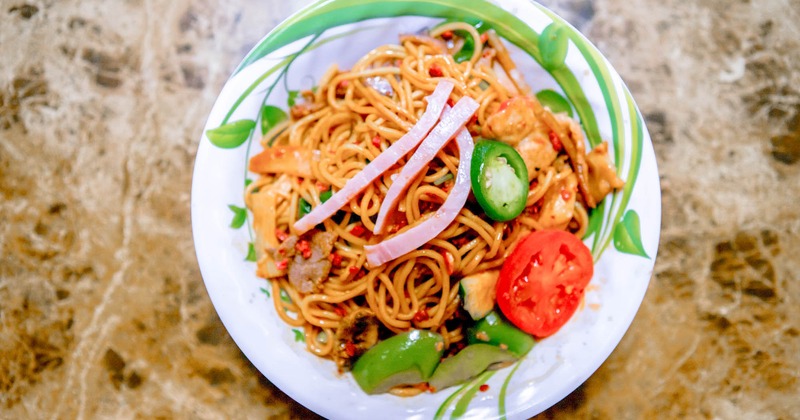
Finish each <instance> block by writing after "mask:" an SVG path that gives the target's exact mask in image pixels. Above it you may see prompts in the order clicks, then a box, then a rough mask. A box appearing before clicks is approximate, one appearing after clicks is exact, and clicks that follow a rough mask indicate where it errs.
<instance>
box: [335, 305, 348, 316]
mask: <svg viewBox="0 0 800 420" xmlns="http://www.w3.org/2000/svg"><path fill="white" fill-rule="evenodd" d="M333 312H336V315H339V316H341V317H343V316H345V315H347V309H345V308H342V307H341V306H337V307H336V308H335V309H334V310H333Z"/></svg>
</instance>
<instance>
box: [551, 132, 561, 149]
mask: <svg viewBox="0 0 800 420" xmlns="http://www.w3.org/2000/svg"><path fill="white" fill-rule="evenodd" d="M550 143H552V144H553V149H555V151H556V152H560V151H561V150H562V149H564V145H563V144H561V140H559V139H558V135H557V134H556V132H555V131H551V132H550Z"/></svg>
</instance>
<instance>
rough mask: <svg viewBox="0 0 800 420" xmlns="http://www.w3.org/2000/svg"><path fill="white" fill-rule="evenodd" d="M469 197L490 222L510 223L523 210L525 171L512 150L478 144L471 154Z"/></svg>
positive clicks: (490, 142) (485, 142) (491, 142)
mask: <svg viewBox="0 0 800 420" xmlns="http://www.w3.org/2000/svg"><path fill="white" fill-rule="evenodd" d="M470 179H471V180H472V193H473V194H474V195H475V199H476V200H478V204H480V205H481V208H483V211H484V212H485V213H486V215H487V216H489V217H490V218H491V219H492V220H496V221H498V222H504V221H506V220H511V219H513V218H515V217H517V216H519V215H520V213H522V211H523V210H525V202H526V201H527V199H528V168H527V167H526V166H525V161H524V160H522V156H520V155H519V153H517V151H516V150H514V148H513V147H511V146H509V145H507V144H505V143H502V142H499V141H494V140H480V141H478V142H477V143H476V144H475V150H474V151H473V152H472V165H471V167H470Z"/></svg>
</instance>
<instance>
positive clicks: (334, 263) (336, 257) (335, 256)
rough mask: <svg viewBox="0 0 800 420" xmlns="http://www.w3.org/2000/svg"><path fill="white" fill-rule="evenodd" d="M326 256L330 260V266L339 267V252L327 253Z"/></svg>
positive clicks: (340, 261)
mask: <svg viewBox="0 0 800 420" xmlns="http://www.w3.org/2000/svg"><path fill="white" fill-rule="evenodd" d="M328 258H329V259H330V260H331V265H332V266H334V267H341V266H342V256H341V255H339V254H337V253H335V252H334V253H333V254H331V255H328Z"/></svg>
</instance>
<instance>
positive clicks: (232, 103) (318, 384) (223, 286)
mask: <svg viewBox="0 0 800 420" xmlns="http://www.w3.org/2000/svg"><path fill="white" fill-rule="evenodd" d="M445 19H456V20H469V21H472V20H479V21H482V22H485V23H487V24H489V25H490V26H491V27H493V28H494V29H495V30H496V31H497V32H498V34H499V35H501V36H502V37H503V38H504V39H505V41H506V44H507V45H508V46H509V49H510V50H511V52H512V55H513V57H514V59H515V60H516V62H517V64H518V66H519V68H520V69H521V70H522V72H523V74H525V77H526V79H527V80H528V82H529V83H530V85H531V86H532V87H533V88H534V90H535V91H537V92H538V91H548V94H551V95H554V94H558V95H559V96H562V97H564V98H567V100H568V102H569V103H570V106H571V108H572V111H573V113H574V115H575V116H576V118H578V119H579V120H580V121H581V124H582V127H583V129H584V131H585V133H586V134H587V138H588V139H589V141H590V142H591V143H592V144H596V143H597V142H599V141H601V140H602V139H605V140H608V141H609V142H610V143H611V146H612V147H611V152H610V153H611V155H612V156H613V158H614V161H615V162H616V164H617V167H618V171H619V175H620V177H621V178H622V179H624V180H626V184H625V187H624V189H622V190H620V191H618V192H616V193H615V194H613V195H611V196H609V197H607V198H606V200H605V201H604V202H603V204H602V205H601V206H599V207H598V209H597V210H596V211H595V212H594V213H593V215H592V218H591V223H590V231H589V232H590V233H589V235H588V236H587V237H586V238H585V239H584V242H585V243H586V244H587V245H588V246H589V248H590V249H591V250H592V254H593V256H594V258H595V261H596V265H595V275H594V278H593V279H592V282H591V284H590V287H589V289H587V292H586V296H585V302H584V305H583V306H582V307H581V309H579V311H578V312H577V313H576V314H575V315H574V316H573V317H572V319H571V320H570V321H569V322H568V323H567V324H566V325H565V326H564V327H563V328H562V329H561V330H560V331H559V332H558V333H556V334H554V335H553V336H551V337H548V338H546V339H544V340H541V341H540V342H539V343H537V345H536V346H535V347H534V349H533V350H532V351H531V352H530V353H529V354H528V355H527V356H526V357H525V358H523V359H522V360H521V361H520V362H518V363H517V364H516V365H514V366H512V367H509V368H506V369H502V370H499V371H496V372H495V373H494V374H493V375H491V376H490V377H489V378H488V379H486V378H483V379H482V380H481V381H480V383H477V382H475V383H468V384H466V385H464V386H460V387H454V388H449V389H445V390H442V391H440V392H438V393H435V394H430V393H425V394H421V395H419V396H416V397H411V398H401V397H396V396H393V395H377V396H368V395H366V394H365V393H363V392H362V391H361V389H360V388H359V387H358V386H357V384H356V383H355V381H354V380H353V378H352V377H351V376H350V375H349V374H348V375H341V376H340V375H338V374H336V368H335V366H334V364H333V363H332V362H330V361H327V360H324V359H320V358H318V357H316V356H313V355H312V354H310V353H309V352H307V351H306V350H305V345H304V343H303V342H302V331H300V330H293V329H292V328H291V327H289V326H288V325H285V324H284V323H283V322H282V321H281V320H280V319H279V318H278V316H277V315H276V313H275V309H274V307H273V305H272V303H271V300H270V299H269V298H268V297H267V296H266V293H265V291H266V290H267V282H266V281H265V280H263V279H259V278H257V277H256V276H255V263H253V262H251V261H249V260H252V255H253V254H252V241H253V234H252V227H251V226H250V218H249V215H247V212H245V211H244V210H243V208H244V204H243V198H242V196H243V191H244V188H245V184H246V182H248V180H250V179H253V178H254V177H255V176H254V175H253V174H250V173H248V172H247V169H246V168H247V162H248V157H249V156H250V155H252V154H254V153H257V152H258V151H259V150H260V147H261V146H260V145H259V142H258V139H259V137H260V136H261V129H260V124H261V115H262V112H261V110H262V109H263V106H264V105H271V106H275V107H279V108H282V109H287V107H288V103H289V102H290V101H291V100H292V97H293V95H295V94H294V93H293V92H294V91H296V90H301V89H310V88H312V87H313V85H314V81H315V80H318V79H319V77H320V76H321V75H322V73H323V72H324V71H325V70H326V69H327V68H328V67H329V66H330V65H331V64H333V63H336V64H338V65H339V66H340V68H347V67H348V66H349V65H351V64H352V63H354V62H355V60H356V59H357V58H359V57H360V56H362V55H363V54H365V53H366V52H368V51H369V50H371V49H373V48H374V47H377V46H379V45H382V44H386V43H396V42H397V37H398V34H401V33H410V32H417V31H419V30H420V29H423V28H426V27H432V26H434V25H436V24H438V23H439V22H441V21H443V20H445ZM564 52H566V54H563V53H564ZM220 127H224V128H223V129H219V128H220ZM215 129H217V132H222V133H224V134H225V135H224V136H215V139H214V142H212V141H211V140H210V139H209V137H208V134H207V133H208V132H209V130H215ZM203 133H204V134H203V136H202V137H201V139H200V145H199V148H198V151H197V157H196V162H195V168H194V175H193V180H192V200H191V203H192V204H191V206H192V229H193V235H194V242H195V248H196V252H197V259H198V262H199V265H200V270H201V272H202V276H203V280H204V282H205V285H206V288H207V289H208V293H209V296H210V297H211V300H212V302H213V304H214V307H215V308H216V310H217V312H218V313H219V317H220V319H221V320H222V322H223V323H224V324H225V327H226V328H227V329H228V332H229V333H230V335H231V337H233V339H234V341H235V342H236V344H237V345H238V346H239V347H240V348H241V350H242V351H243V352H244V354H245V355H246V356H247V357H248V358H249V359H250V361H251V362H252V363H253V364H254V365H255V366H256V367H257V368H258V369H259V371H261V372H262V373H263V374H264V375H265V376H266V377H267V378H268V379H269V380H270V381H272V382H273V383H274V384H276V385H277V386H278V387H280V388H281V389H282V390H283V391H284V392H286V393H287V394H288V395H289V396H291V397H292V398H294V399H295V400H296V401H298V402H299V403H301V404H303V405H304V406H306V407H308V408H309V409H311V410H313V411H315V412H317V413H318V414H320V415H322V416H325V417H327V418H348V419H352V418H370V417H374V416H375V414H376V413H381V416H382V417H384V418H419V419H427V418H453V417H460V418H483V419H486V418H503V417H508V418H523V417H530V416H533V415H536V414H537V413H540V412H541V411H544V410H546V409H547V408H548V407H550V406H552V405H553V404H555V403H556V402H558V401H559V400H561V399H562V398H564V397H565V396H567V395H568V394H569V393H570V392H572V391H573V390H574V389H575V388H577V387H578V386H579V385H580V384H581V383H582V382H584V381H585V380H586V379H587V378H588V377H589V376H590V375H591V374H592V373H593V372H594V371H595V370H596V369H597V368H598V367H599V366H600V365H601V364H602V363H603V361H604V360H605V359H606V358H607V357H608V355H609V354H610V353H611V351H612V350H613V349H614V348H615V347H616V346H617V344H618V343H619V341H620V340H621V339H622V336H623V335H624V333H625V331H626V330H627V329H628V327H629V325H630V323H631V321H632V320H633V317H634V315H635V314H636V311H637V310H638V308H639V305H640V304H641V302H642V299H643V297H644V294H645V290H646V289H647V285H648V283H649V280H650V277H651V274H652V269H653V264H654V261H655V256H656V250H657V246H658V237H659V231H660V223H661V193H660V188H659V182H658V171H657V168H656V161H655V156H654V153H653V148H652V144H651V142H650V138H649V135H648V133H647V130H646V128H645V126H644V123H643V120H642V117H641V115H640V113H639V110H638V109H637V107H636V105H635V103H634V101H633V98H632V97H631V94H630V92H629V91H628V89H627V88H626V87H625V85H624V84H623V82H622V80H621V79H620V77H619V75H618V74H617V73H616V72H615V71H614V69H613V68H612V67H611V65H610V64H609V63H608V61H607V60H606V59H605V58H604V57H603V56H602V55H601V54H600V53H599V52H598V50H597V49H596V48H595V47H594V46H592V44H591V43H590V42H589V41H587V40H586V38H584V37H583V36H582V35H581V34H580V33H579V32H578V31H577V30H575V29H574V28H573V27H572V26H570V25H569V24H568V23H567V22H565V21H564V20H562V19H561V18H559V17H558V16H556V15H555V14H554V13H552V12H551V11H549V10H548V9H546V8H544V7H543V6H541V5H538V4H535V3H532V2H528V1H525V0H497V1H487V0H459V1H457V2H455V1H444V0H415V1H404V0H388V1H387V0H366V1H364V0H336V1H320V2H317V3H314V4H312V5H310V6H308V7H306V8H305V9H302V10H301V11H299V12H297V13H296V14H294V15H293V16H291V17H290V18H288V19H287V20H286V21H284V22H283V23H281V24H280V25H278V27H276V28H275V29H274V30H273V31H272V32H270V33H269V34H268V35H267V36H266V37H265V38H264V39H263V40H262V41H261V42H259V44H258V45H257V46H256V47H255V48H254V49H253V50H252V51H251V52H250V53H249V54H248V55H247V56H246V57H245V58H244V60H243V61H242V63H241V64H240V65H239V66H238V68H237V69H236V70H235V72H234V74H233V75H232V76H231V78H230V79H229V80H228V82H227V83H226V84H225V86H224V88H223V89H222V92H221V93H220V95H219V98H218V99H217V101H216V103H215V105H214V107H213V109H212V111H211V114H210V116H209V118H208V122H207V123H206V125H205V129H204V130H203ZM243 217H244V219H243ZM242 222H244V223H242ZM240 224H241V226H240V227H237V226H239V225H240ZM231 225H233V227H232V226H231ZM484 383H485V384H487V385H488V386H489V387H488V390H485V391H482V392H478V389H479V388H478V387H479V386H480V385H482V384H484ZM483 388H484V389H485V387H483Z"/></svg>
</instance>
